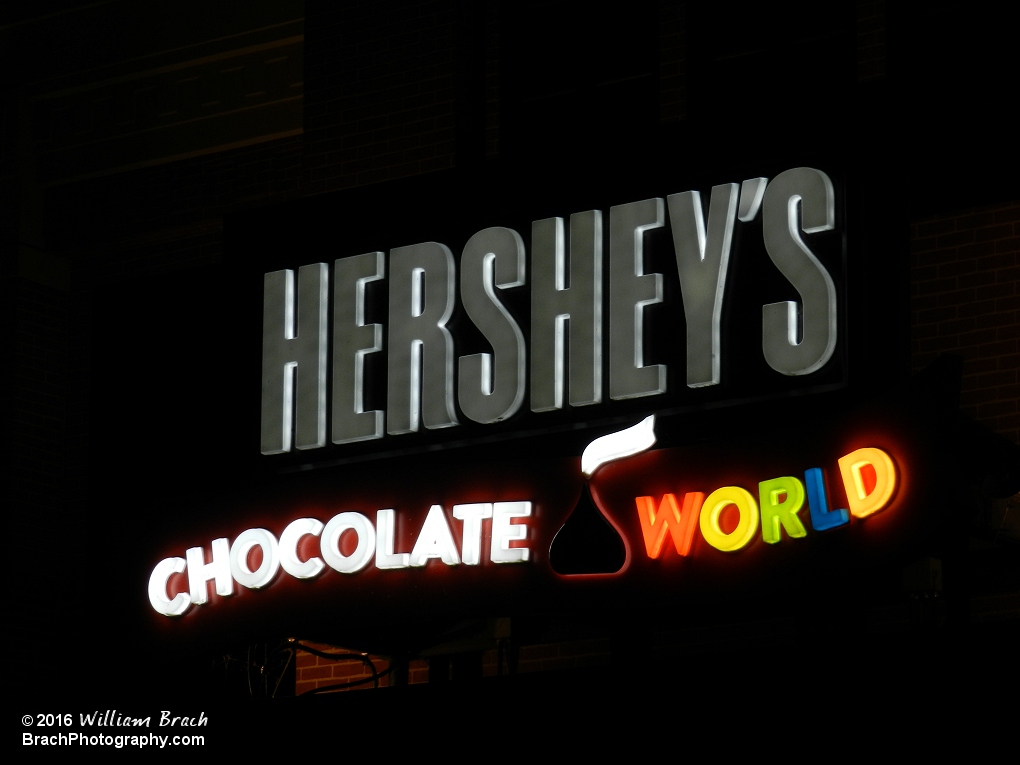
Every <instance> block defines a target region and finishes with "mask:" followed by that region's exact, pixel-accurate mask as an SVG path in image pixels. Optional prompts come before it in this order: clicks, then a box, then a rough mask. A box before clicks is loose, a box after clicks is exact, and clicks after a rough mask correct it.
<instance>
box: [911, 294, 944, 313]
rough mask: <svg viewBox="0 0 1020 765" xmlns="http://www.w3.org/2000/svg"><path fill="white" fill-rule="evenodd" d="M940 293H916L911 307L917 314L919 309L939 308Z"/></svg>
mask: <svg viewBox="0 0 1020 765" xmlns="http://www.w3.org/2000/svg"><path fill="white" fill-rule="evenodd" d="M938 305H939V296H938V295H915V296H913V297H912V298H911V300H910V308H911V310H912V311H914V313H915V314H916V313H917V312H918V311H926V310H928V309H931V308H938Z"/></svg>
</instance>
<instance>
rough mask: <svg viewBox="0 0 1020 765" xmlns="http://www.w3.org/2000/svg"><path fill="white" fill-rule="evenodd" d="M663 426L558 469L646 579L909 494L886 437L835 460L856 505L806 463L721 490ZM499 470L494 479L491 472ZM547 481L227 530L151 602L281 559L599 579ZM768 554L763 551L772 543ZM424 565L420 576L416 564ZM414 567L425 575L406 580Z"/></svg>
mask: <svg viewBox="0 0 1020 765" xmlns="http://www.w3.org/2000/svg"><path fill="white" fill-rule="evenodd" d="M654 427H655V418H654V417H648V418H646V419H644V420H643V421H641V422H640V423H638V424H636V425H635V426H633V427H630V428H626V429H624V430H621V431H618V432H615V433H611V434H608V435H606V436H602V437H600V438H597V439H595V440H594V441H592V442H591V443H590V444H589V445H588V447H587V448H586V449H585V450H584V452H583V454H582V455H581V458H580V461H579V462H580V464H578V461H577V460H576V458H575V459H574V460H570V461H568V462H569V466H572V470H573V471H575V472H574V477H573V478H571V476H570V475H569V472H563V471H562V470H560V472H558V473H557V475H559V480H558V483H560V484H562V483H565V482H569V481H574V482H575V483H576V481H577V472H579V473H580V480H581V486H580V493H581V496H582V497H583V496H585V495H588V496H590V497H591V498H592V499H593V500H594V506H595V507H596V508H597V511H598V512H599V513H601V514H602V515H603V516H604V518H605V519H606V521H608V522H609V524H610V525H611V526H612V528H613V529H615V531H616V532H617V533H619V534H620V535H621V537H622V541H623V544H624V547H625V556H624V560H623V561H622V564H620V565H618V566H617V567H616V568H615V569H614V570H613V571H609V572H603V575H606V574H608V575H609V577H611V578H620V577H631V576H639V575H640V572H639V569H640V568H641V566H638V565H637V564H638V562H639V561H640V560H644V561H645V562H646V564H645V566H646V567H647V564H650V563H655V564H658V563H661V562H663V561H664V562H666V563H667V564H669V565H672V564H670V560H673V561H680V560H687V559H696V558H702V559H705V560H704V563H705V565H708V566H710V567H711V566H718V565H720V562H719V560H718V559H717V558H715V557H714V556H715V554H716V553H718V552H721V553H725V554H726V555H727V556H733V555H735V554H743V553H745V552H746V551H748V550H750V549H751V548H755V547H758V546H757V545H754V544H753V543H754V542H755V541H758V540H760V541H761V542H762V543H764V546H765V548H774V547H775V546H776V545H778V544H779V543H780V542H781V541H782V540H783V539H784V538H786V539H790V540H806V538H808V537H810V536H812V535H818V534H825V533H827V532H829V531H830V530H833V529H838V528H840V527H846V526H849V525H850V524H851V523H853V522H854V521H855V520H857V521H863V522H868V519H869V518H870V517H871V516H873V515H875V514H878V513H880V512H881V511H883V510H885V509H887V508H888V507H889V506H890V505H891V504H893V502H894V500H895V499H896V498H897V497H898V494H899V483H900V479H899V469H898V468H897V465H896V463H895V462H894V460H893V458H892V456H891V455H890V453H889V452H888V451H886V450H885V449H882V448H878V447H874V446H861V447H858V448H855V449H853V450H851V451H849V452H848V453H845V454H843V455H842V456H838V457H836V458H835V459H833V460H832V461H833V463H834V465H831V466H829V467H836V468H837V470H836V471H834V472H833V473H832V475H838V476H839V477H840V479H841V481H840V483H841V485H840V486H839V487H838V488H840V489H842V496H845V498H846V500H847V505H848V508H847V509H843V508H839V507H837V506H835V501H834V500H833V499H831V497H832V496H833V492H832V489H833V488H834V487H832V486H830V485H829V484H828V482H827V474H826V471H825V469H824V468H823V467H812V466H806V467H805V466H801V471H802V472H800V473H799V474H797V475H792V474H785V475H778V476H776V477H767V476H759V478H758V480H757V481H756V482H755V483H754V484H744V485H740V484H737V483H734V484H728V485H721V486H720V485H716V487H715V488H713V484H712V481H713V480H714V479H713V478H712V477H711V476H710V475H709V476H708V477H706V475H705V473H706V472H708V473H711V471H710V470H709V471H704V470H703V469H702V468H701V467H700V466H694V468H693V469H689V470H685V469H684V466H685V465H690V464H692V460H691V457H692V455H691V453H690V452H689V451H688V450H683V449H655V450H653V449H651V447H652V446H653V445H654V444H655V433H654ZM635 458H636V459H635ZM569 466H568V470H569ZM609 466H612V470H610V471H608V472H609V474H608V475H607V474H606V472H607V471H604V470H603V468H607V467H609ZM578 468H579V471H578ZM763 469H764V468H763ZM769 469H771V468H769ZM614 471H615V472H614ZM773 475H775V474H773ZM487 481H488V479H487V478H486V477H482V478H481V480H480V483H481V484H485V483H487ZM369 483H371V482H369ZM541 483H545V481H543V480H539V481H536V482H535V488H534V491H535V492H536V493H535V499H534V500H531V499H529V500H515V501H506V500H502V499H493V500H492V501H481V502H480V501H470V502H463V503H459V504H458V503H451V504H449V505H447V507H449V512H447V509H446V507H444V506H443V505H441V504H432V505H430V506H429V508H428V511H427V513H425V515H424V518H421V516H417V517H410V516H406V515H405V514H403V513H398V512H397V511H396V510H394V509H392V508H385V509H379V510H376V511H374V513H373V512H359V511H354V510H345V511H343V512H340V513H337V514H335V515H333V516H332V517H331V518H330V519H329V520H328V521H327V522H326V523H325V524H324V523H322V522H321V521H320V520H319V519H318V518H315V517H309V516H302V517H298V518H296V519H294V520H292V521H290V522H289V523H286V525H284V527H283V530H282V533H280V535H279V537H277V536H275V535H274V534H273V532H271V531H269V530H267V529H265V528H250V529H248V530H246V531H243V532H242V533H240V534H239V535H237V536H236V537H235V538H234V539H233V541H232V542H231V541H230V540H229V539H227V538H225V537H220V538H216V539H213V540H212V542H211V543H210V545H209V547H208V550H207V549H206V548H203V547H191V548H188V549H187V550H186V552H185V555H184V557H183V558H181V557H168V558H165V559H163V560H162V561H160V562H159V563H158V564H157V565H156V566H155V567H154V568H153V570H152V572H151V575H150V577H149V582H148V598H149V603H150V605H151V607H152V608H153V609H154V610H155V611H156V612H157V613H158V614H162V615H164V616H180V615H183V614H184V613H185V612H186V611H188V610H189V609H190V608H191V607H192V606H199V605H203V604H205V603H207V602H209V600H210V597H209V589H210V587H211V588H212V590H213V591H214V592H215V594H216V595H217V596H219V597H229V596H233V595H235V594H237V593H238V592H240V590H238V589H237V588H242V589H247V590H257V589H262V588H265V587H267V586H268V585H270V584H271V583H273V582H274V581H277V580H278V579H279V575H280V572H281V570H282V571H283V572H284V573H285V574H287V575H288V576H289V578H291V579H293V580H295V581H301V580H312V579H316V578H317V577H319V576H320V575H321V574H324V573H326V572H328V571H329V570H332V571H333V572H335V573H336V574H341V575H344V577H343V578H344V580H345V582H346V583H347V584H346V585H345V591H346V592H347V593H348V594H350V593H351V592H354V591H357V589H358V587H359V582H360V581H362V579H361V578H362V577H364V576H366V575H369V574H372V572H373V571H374V572H375V573H374V574H373V576H374V578H373V579H372V580H371V581H370V582H369V583H367V584H365V585H364V591H365V592H368V593H370V594H371V595H372V596H373V597H378V596H380V595H381V594H382V593H385V592H387V591H388V590H390V589H397V590H399V589H400V588H407V587H408V585H409V584H410V585H412V587H413V590H414V591H415V592H417V591H419V589H420V585H421V583H422V582H424V581H427V580H429V579H430V578H433V577H435V576H436V574H438V573H440V571H442V570H452V569H454V568H457V569H461V573H460V574H459V575H452V578H451V576H447V577H446V578H445V580H444V582H445V583H444V584H443V593H444V597H448V596H449V595H450V594H451V593H456V592H457V588H458V587H470V586H479V585H481V586H483V587H484V586H487V585H488V584H491V583H492V582H495V581H497V579H494V578H493V577H494V576H496V574H495V569H496V568H503V566H502V565H501V564H526V565H524V566H521V567H519V568H520V570H521V571H522V572H523V571H525V570H527V571H529V572H531V573H529V574H528V576H530V577H532V578H534V577H538V580H539V581H548V582H555V581H557V580H559V581H568V580H571V579H580V580H585V579H591V578H592V577H591V576H589V575H588V574H585V573H580V574H576V573H575V572H564V571H561V570H559V569H558V568H557V566H556V564H555V562H554V556H553V547H554V546H555V545H557V544H558V543H559V542H560V533H559V532H560V530H561V528H565V525H564V520H565V519H566V518H567V517H569V516H570V515H571V508H570V507H569V506H567V505H566V504H565V503H564V502H563V501H562V496H564V495H562V494H560V495H558V496H559V497H561V498H560V499H556V498H555V497H553V496H551V495H550V494H549V490H548V489H543V488H541V486H540V485H539V484H541ZM437 485H438V484H437ZM662 485H669V486H672V487H677V488H679V489H681V491H675V490H674V491H666V492H661V493H637V492H635V491H634V487H639V486H647V487H650V488H657V487H659V486H662ZM554 488H555V487H554ZM561 488H562V487H561ZM432 490H434V491H439V492H442V491H443V490H442V489H441V488H440V489H430V491H432ZM568 496H569V495H568ZM628 497H629V499H628ZM899 499H900V502H901V503H902V497H900V498H899ZM361 502H362V503H363V502H364V500H361ZM576 504H577V503H576V502H575V505H576ZM574 512H576V510H575V511H574ZM281 525H283V524H281ZM398 527H399V528H403V529H405V530H407V529H416V530H417V531H416V536H415V537H414V542H413V544H410V543H409V542H408V538H407V536H406V531H405V534H403V535H402V536H400V537H398V533H397V529H398ZM809 529H811V530H813V533H812V532H809ZM805 543H806V542H800V541H798V542H797V544H805ZM784 549H785V546H784ZM670 550H672V551H674V552H675V553H676V555H675V556H673V555H672V554H671V553H669V551H670ZM635 551H638V552H637V553H636V554H635ZM641 551H643V554H642V552H641ZM757 554H758V555H759V557H760V555H761V550H760V549H759V551H758V553H757ZM491 564H497V565H496V566H495V567H494V566H492V565H491ZM415 569H417V570H418V572H419V573H418V574H417V575H415V574H412V573H411V572H412V571H413V570H415ZM400 572H404V574H401V573H400ZM428 572H431V573H428ZM185 575H186V576H185ZM408 575H410V576H412V577H414V576H417V577H418V578H417V579H408V578H407V576H408ZM422 577H424V579H423V578H422ZM286 578H287V577H284V579H286ZM596 578H598V577H596ZM499 581H504V582H505V579H504V580H499ZM415 582H417V583H418V584H417V585H415V584H414V583H415ZM408 596H410V595H408Z"/></svg>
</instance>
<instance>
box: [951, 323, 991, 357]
mask: <svg viewBox="0 0 1020 765" xmlns="http://www.w3.org/2000/svg"><path fill="white" fill-rule="evenodd" d="M1000 331H1001V330H998V329H995V328H994V327H985V328H983V329H976V330H974V331H973V332H967V333H966V334H963V335H960V338H959V339H960V347H966V348H975V349H978V348H983V347H984V346H985V345H986V344H987V343H993V342H995V341H996V340H998V339H1000V338H999V332H1000ZM980 353H981V354H982V355H987V354H986V353H985V352H984V351H983V350H981V351H980Z"/></svg>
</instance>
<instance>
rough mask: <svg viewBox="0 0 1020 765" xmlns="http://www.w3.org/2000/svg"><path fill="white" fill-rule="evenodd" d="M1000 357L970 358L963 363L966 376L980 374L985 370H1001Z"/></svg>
mask: <svg viewBox="0 0 1020 765" xmlns="http://www.w3.org/2000/svg"><path fill="white" fill-rule="evenodd" d="M1001 369H1002V367H1001V366H1000V365H999V360H998V359H970V360H967V361H965V362H964V364H963V374H964V376H965V377H967V376H973V375H979V374H982V373H984V372H996V371H999V370H1001Z"/></svg>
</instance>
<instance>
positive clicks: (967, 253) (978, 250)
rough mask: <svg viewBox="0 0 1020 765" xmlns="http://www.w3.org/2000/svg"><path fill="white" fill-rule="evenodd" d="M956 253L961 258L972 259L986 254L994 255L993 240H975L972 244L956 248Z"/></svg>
mask: <svg viewBox="0 0 1020 765" xmlns="http://www.w3.org/2000/svg"><path fill="white" fill-rule="evenodd" d="M956 254H957V256H958V257H959V258H960V259H961V260H964V259H966V260H974V259H976V258H983V257H985V256H987V255H994V254H995V242H975V243H974V244H965V245H963V246H962V247H958V248H957V249H956Z"/></svg>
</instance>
